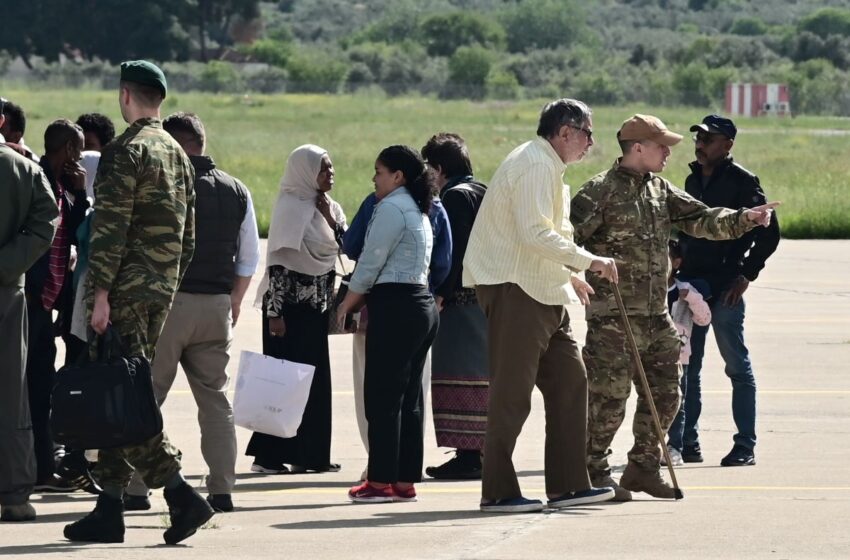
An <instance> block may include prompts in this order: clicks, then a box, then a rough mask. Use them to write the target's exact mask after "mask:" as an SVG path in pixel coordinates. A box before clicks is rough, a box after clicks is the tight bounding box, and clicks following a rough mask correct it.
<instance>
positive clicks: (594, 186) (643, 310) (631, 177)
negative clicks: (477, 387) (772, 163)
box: [570, 115, 776, 501]
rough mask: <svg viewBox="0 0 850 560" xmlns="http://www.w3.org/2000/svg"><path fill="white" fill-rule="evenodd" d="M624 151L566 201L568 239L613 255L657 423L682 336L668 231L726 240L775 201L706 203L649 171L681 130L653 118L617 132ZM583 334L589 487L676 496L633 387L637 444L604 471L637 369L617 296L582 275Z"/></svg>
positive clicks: (675, 403) (626, 494)
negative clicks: (670, 287)
mask: <svg viewBox="0 0 850 560" xmlns="http://www.w3.org/2000/svg"><path fill="white" fill-rule="evenodd" d="M617 140H618V141H619V143H620V148H621V149H622V152H623V156H622V157H621V158H619V159H617V161H615V162H614V165H613V166H612V167H611V169H609V170H608V171H604V172H602V173H600V174H598V175H596V176H595V177H593V178H591V179H590V180H589V181H588V182H587V183H585V184H584V185H583V186H582V187H581V189H579V191H578V193H577V194H576V195H575V197H574V198H573V200H572V203H571V212H570V221H571V222H572V224H573V226H574V228H575V240H576V243H578V244H579V245H583V246H584V248H585V249H586V250H588V251H590V252H592V253H594V254H598V255H612V256H613V257H615V258H616V259H617V270H618V271H619V277H620V282H619V287H620V292H621V293H622V296H623V302H624V304H625V307H626V312H627V313H628V316H629V321H630V323H631V327H632V330H633V332H634V334H635V338H636V341H637V345H638V348H639V350H640V353H641V361H642V362H643V367H644V369H645V370H646V375H647V378H648V380H649V384H650V387H651V388H652V396H653V400H654V401H655V406H656V407H657V408H658V414H659V416H660V418H661V423H662V428H664V430H666V429H667V428H668V427H669V425H670V423H671V422H672V421H673V417H674V416H675V414H676V411H677V410H678V408H679V377H680V375H681V372H680V367H679V364H678V361H679V349H680V347H681V341H680V340H679V336H678V335H677V333H676V330H675V328H674V327H673V324H672V322H671V320H670V316H669V314H668V312H667V301H666V296H667V283H668V278H669V276H670V261H669V258H668V254H667V251H668V249H667V247H668V240H669V239H670V230H671V228H672V227H676V228H678V229H680V230H682V231H684V232H686V233H687V234H688V235H691V236H693V237H704V238H708V239H733V238H737V237H740V236H741V235H743V234H744V233H746V232H747V231H749V230H751V229H753V228H755V227H758V226H766V225H768V224H769V223H770V216H771V208H773V207H774V206H775V205H776V203H773V204H766V205H763V206H759V207H757V208H753V209H749V210H748V209H746V208H741V209H739V210H730V209H726V208H709V207H708V206H706V205H705V204H703V203H701V202H699V201H698V200H696V199H694V198H693V197H691V196H690V195H688V194H687V193H685V192H684V191H682V190H680V189H678V188H676V187H675V186H673V185H672V184H671V183H670V182H669V181H667V180H666V179H663V178H661V177H659V176H657V175H655V173H658V172H660V171H662V170H663V169H664V167H665V166H666V165H667V158H668V157H669V156H670V147H671V146H674V145H676V144H678V143H679V142H680V141H681V140H682V136H680V135H679V134H675V133H674V132H671V131H670V130H668V129H667V127H666V126H665V125H664V123H663V122H661V121H660V120H659V119H658V118H656V117H653V116H649V115H635V116H633V117H631V118H630V119H628V120H626V121H625V122H624V123H623V125H622V127H620V131H619V132H618V133H617ZM587 281H588V283H589V284H590V286H591V287H592V289H593V292H592V293H590V294H589V298H590V305H589V306H588V307H587V327H588V332H587V341H586V344H585V346H584V349H583V351H582V355H583V357H584V363H585V365H586V366H587V377H588V382H589V403H588V405H589V406H588V426H587V433H588V440H587V464H588V472H589V474H590V477H591V482H592V484H593V485H594V486H613V487H615V491H616V497H615V499H617V500H620V501H628V500H630V499H631V492H630V491H634V492H646V493H648V494H650V495H652V496H655V497H657V498H674V497H675V496H674V493H673V488H671V487H670V486H669V485H668V484H667V483H666V482H665V481H664V479H663V478H662V477H661V473H660V451H659V447H658V446H659V443H663V442H659V441H658V438H657V436H656V433H655V430H654V429H653V426H652V417H651V415H650V411H649V404H648V403H647V401H646V398H645V395H644V393H643V390H642V389H640V388H638V390H637V393H638V402H637V411H636V412H635V419H634V424H633V432H634V437H635V442H634V446H633V447H632V449H631V451H629V454H628V457H629V463H628V466H627V467H626V470H625V472H623V476H622V478H621V479H620V484H619V486H618V485H616V484H615V483H614V481H613V480H612V479H611V468H610V466H609V464H608V456H610V455H611V450H610V448H609V447H610V445H611V441H612V440H613V439H614V435H615V434H616V432H617V430H618V429H619V427H620V425H621V424H622V422H623V419H624V418H625V412H626V400H627V399H628V397H629V394H630V392H631V382H632V379H633V376H634V373H635V366H634V364H633V363H632V355H631V353H630V352H629V349H628V347H627V341H626V336H625V333H624V329H623V324H622V322H621V319H620V316H619V311H618V308H617V304H616V301H615V299H614V296H613V292H612V289H611V287H610V284H609V283H608V282H605V281H603V280H602V279H601V278H598V277H593V276H591V277H588V278H587Z"/></svg>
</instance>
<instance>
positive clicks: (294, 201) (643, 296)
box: [0, 61, 779, 544]
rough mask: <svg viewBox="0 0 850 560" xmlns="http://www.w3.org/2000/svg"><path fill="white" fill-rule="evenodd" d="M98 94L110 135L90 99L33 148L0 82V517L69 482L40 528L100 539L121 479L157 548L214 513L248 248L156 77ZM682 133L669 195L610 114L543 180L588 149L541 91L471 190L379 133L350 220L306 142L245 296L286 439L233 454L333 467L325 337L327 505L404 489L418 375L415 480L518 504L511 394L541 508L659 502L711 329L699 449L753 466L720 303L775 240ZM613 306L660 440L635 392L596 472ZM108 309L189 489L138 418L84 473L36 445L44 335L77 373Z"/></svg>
mask: <svg viewBox="0 0 850 560" xmlns="http://www.w3.org/2000/svg"><path fill="white" fill-rule="evenodd" d="M119 83H120V85H119V105H120V110H121V115H122V117H123V119H124V120H125V121H126V122H127V124H128V125H129V128H127V130H126V131H125V132H124V133H122V134H121V135H119V136H117V137H115V130H114V126H113V124H112V123H111V122H110V121H109V119H108V118H106V117H105V116H103V115H99V114H86V115H81V116H80V117H79V118H78V119H77V121H76V123H75V122H72V121H70V120H67V119H59V120H56V121H54V122H52V123H51V124H50V125H49V126H48V127H47V129H46V130H45V133H44V156H43V157H41V158H37V157H36V156H35V155H34V154H33V151H32V149H31V148H30V147H28V146H27V144H26V143H25V142H24V138H23V136H24V133H25V127H26V118H25V112H24V110H23V109H22V108H21V105H20V104H17V103H13V102H11V101H9V100H6V99H2V98H0V134H2V137H0V183H2V185H3V190H2V197H3V199H2V200H0V327H2V329H3V332H4V333H8V334H7V336H5V337H4V339H3V340H2V342H0V350H2V360H3V362H4V363H5V364H6V365H7V366H8V367H7V368H6V369H5V370H4V373H3V374H2V377H0V384H2V391H0V399H2V401H0V402H2V403H3V411H4V412H3V414H2V416H0V422H1V423H2V424H0V505H2V520H3V521H27V520H32V519H35V517H36V512H35V510H34V508H33V507H32V505H31V504H30V501H29V498H30V495H31V493H33V492H47V491H53V492H67V491H76V490H85V491H88V492H91V493H93V494H97V503H96V506H95V508H94V510H93V511H92V512H90V513H89V514H88V515H86V516H85V517H83V518H82V519H79V520H78V521H76V522H74V523H71V524H69V525H68V526H66V527H65V531H64V533H65V537H66V538H68V539H69V540H72V541H82V542H122V541H123V539H124V533H125V526H124V517H123V515H124V511H126V510H146V509H150V507H151V503H150V499H149V496H150V490H149V489H154V488H164V497H165V500H166V502H167V504H168V507H169V511H170V516H171V526H170V527H169V528H168V529H167V530H166V531H165V534H164V539H165V541H166V542H167V543H169V544H175V543H178V542H181V541H182V540H184V539H185V538H187V537H189V536H191V535H192V534H194V533H195V531H196V530H197V529H198V528H199V527H200V526H201V525H203V524H204V523H205V522H206V521H207V520H209V519H210V518H211V517H212V516H213V514H214V513H215V512H228V511H232V510H233V509H234V504H233V500H232V493H233V489H234V485H235V483H236V472H235V465H236V457H237V453H238V450H237V443H236V434H235V429H234V425H233V413H232V408H231V404H230V401H229V399H228V395H227V389H228V375H227V373H226V367H227V365H228V362H229V359H230V354H231V344H232V339H233V327H234V325H236V323H237V321H238V319H239V316H240V311H241V307H242V301H243V299H244V297H245V295H246V292H247V289H248V286H249V283H250V281H251V278H252V277H253V276H254V274H255V273H256V272H257V268H258V266H259V262H260V254H259V251H260V243H259V238H258V233H257V224H256V218H255V214H254V207H253V202H252V199H251V194H250V190H249V189H248V188H247V187H246V186H245V185H244V184H243V183H242V182H241V181H240V180H239V179H237V178H235V177H232V176H231V175H228V174H227V173H225V172H224V171H222V170H220V169H219V168H217V167H216V164H215V162H214V161H213V159H212V158H211V157H210V156H208V155H206V131H205V129H204V125H203V122H202V120H201V119H200V117H199V116H198V115H195V114H193V113H188V112H177V113H174V114H172V115H169V116H168V117H166V118H165V119H162V118H161V114H160V107H161V104H162V102H163V100H164V99H165V97H166V95H167V92H168V90H167V82H166V78H165V75H164V74H163V72H162V71H161V70H160V69H159V68H158V67H156V66H155V65H153V64H151V63H150V62H146V61H130V62H125V63H123V64H122V65H121V75H120V82H119ZM691 132H694V133H695V136H694V143H695V156H696V161H695V162H694V163H692V164H691V171H692V172H691V174H690V175H689V176H688V179H687V181H686V183H685V189H684V190H681V189H679V188H677V187H675V186H674V185H672V184H671V183H670V182H669V181H668V180H666V179H664V178H662V177H661V176H659V175H657V174H658V173H659V172H661V171H663V170H664V168H665V167H666V165H667V159H668V157H669V155H670V150H671V147H672V146H674V145H676V144H678V143H679V142H680V141H681V140H682V138H683V137H682V136H681V135H679V134H676V133H675V132H672V131H671V130H669V129H668V128H667V127H666V126H665V125H664V123H663V122H661V121H660V120H659V119H658V118H656V117H653V116H649V115H634V116H633V117H631V118H629V119H627V120H626V121H625V122H624V123H623V124H622V126H621V128H620V130H619V131H618V133H617V141H618V142H619V146H620V149H621V151H622V156H621V157H619V158H617V160H616V161H615V162H614V163H613V165H612V167H611V168H610V169H608V170H606V171H603V172H601V173H599V174H598V175H596V176H594V177H592V178H591V179H590V180H588V181H587V182H586V183H585V184H584V185H582V186H581V187H580V188H579V189H578V191H577V192H576V193H575V195H574V196H571V193H570V191H569V187H567V186H566V185H565V184H564V182H563V176H564V173H565V171H566V169H567V166H568V165H569V164H571V163H574V162H577V161H579V160H581V159H582V158H583V157H584V156H585V155H586V154H587V152H588V150H589V149H590V148H591V147H592V146H593V144H594V136H593V122H592V113H591V110H590V108H589V107H587V105H585V104H584V103H582V102H581V101H577V100H574V99H566V98H565V99H558V100H555V101H552V102H550V103H548V104H547V105H546V106H545V107H544V108H543V110H542V112H541V114H540V119H539V122H538V129H537V137H536V138H534V139H533V140H531V141H529V142H526V143H524V144H522V145H520V146H518V147H516V148H515V149H514V150H513V151H512V152H511V153H510V154H508V155H507V157H506V158H505V160H504V161H503V162H502V164H501V165H500V166H499V168H498V169H497V171H496V173H495V174H494V176H493V178H492V180H491V181H489V186H488V185H486V184H485V183H483V182H481V181H480V180H478V179H476V178H475V177H474V175H473V166H472V162H471V161H470V157H469V150H468V148H467V145H466V143H465V141H464V139H463V138H462V137H461V136H460V135H458V134H456V133H446V132H440V133H437V134H434V135H433V136H432V137H431V138H429V139H428V140H427V142H426V143H425V145H424V146H423V148H422V150H421V151H419V150H417V149H415V148H412V147H410V146H404V145H391V146H388V147H386V148H384V149H383V150H381V151H380V152H379V153H378V154H377V156H376V159H375V167H374V177H373V179H372V181H373V183H374V187H375V189H374V193H372V194H370V195H369V196H367V197H366V199H365V200H364V201H363V203H362V204H361V206H360V208H359V210H358V211H357V214H356V215H355V216H354V217H353V219H352V220H351V223H350V224H349V223H348V221H347V219H346V216H345V214H344V212H343V209H342V207H341V206H340V205H339V204H338V203H337V202H336V201H335V200H334V199H333V198H332V196H331V192H332V190H333V188H334V178H335V169H334V165H333V160H332V158H331V154H330V153H329V152H328V151H327V150H326V149H324V148H322V147H320V146H317V145H312V144H307V145H303V146H299V147H298V148H296V149H295V150H293V151H292V153H290V154H289V157H288V159H287V162H286V165H285V168H284V171H283V176H282V178H281V181H280V188H279V194H278V198H277V200H276V203H275V206H274V209H273V211H272V219H271V224H270V229H269V235H268V243H267V245H266V261H265V262H266V266H265V268H264V269H263V270H262V271H260V273H261V274H262V281H261V283H260V288H259V290H258V292H257V294H256V301H255V304H256V305H257V306H258V307H260V309H261V311H262V318H263V320H262V341H263V353H264V354H266V355H268V356H272V357H275V358H280V359H285V360H290V361H294V362H300V363H305V364H309V365H311V366H314V367H315V373H314V376H313V379H312V384H311V387H310V391H309V396H308V399H307V404H306V408H305V410H304V414H303V418H302V421H301V425H300V427H299V428H298V431H297V433H296V435H295V436H294V437H289V438H282V437H278V436H276V435H274V434H266V433H259V432H255V433H253V434H252V436H251V439H250V441H249V443H248V446H247V449H246V454H247V455H249V456H252V457H253V464H252V466H251V470H252V471H253V472H255V473H261V474H266V475H278V474H284V473H286V474H298V473H305V472H328V471H338V470H339V469H340V465H339V464H337V463H334V462H332V456H331V435H332V425H333V423H332V416H331V410H332V406H331V395H332V391H331V365H330V358H329V344H328V337H329V335H330V334H331V333H337V332H346V333H349V334H352V335H353V336H352V337H351V338H352V370H353V377H354V389H355V391H354V393H355V411H356V417H357V419H356V421H357V424H358V428H359V431H360V435H361V438H362V440H363V444H364V446H365V447H366V450H367V452H368V457H369V459H368V464H367V465H366V468H365V470H364V471H363V473H362V475H361V477H360V482H359V483H358V484H356V485H355V486H354V487H352V488H351V489H350V490H349V492H348V499H350V500H351V501H353V502H355V503H374V502H409V501H415V500H416V499H417V495H416V487H415V485H416V484H417V483H419V482H421V480H422V475H423V466H424V465H423V456H424V444H423V439H424V438H423V436H424V431H425V429H426V428H425V421H424V418H425V402H426V396H427V394H428V391H429V389H430V392H431V403H432V418H433V425H434V429H435V431H436V436H437V444H438V446H440V447H446V448H449V449H450V450H452V451H454V456H453V457H452V458H451V459H450V460H448V461H446V462H445V463H443V464H441V465H436V466H429V467H427V468H426V469H425V471H424V472H425V474H426V475H427V476H429V477H431V478H436V479H457V480H462V479H481V480H482V491H481V502H480V505H479V507H480V509H481V511H485V512H531V511H540V510H542V509H544V504H543V501H541V500H537V499H531V498H526V497H524V496H523V494H522V491H521V488H520V486H519V482H518V479H517V474H516V471H515V469H514V464H513V452H514V447H515V444H516V440H517V437H518V436H519V433H520V431H521V430H522V427H523V424H524V423H525V420H526V419H527V417H528V415H529V412H530V409H531V393H532V390H533V389H534V387H535V386H536V387H537V388H538V389H539V390H540V391H541V393H542V395H543V400H544V406H545V420H546V434H545V436H546V438H545V460H544V470H545V480H546V495H547V496H546V497H547V503H546V506H548V507H549V508H564V507H570V506H575V505H580V504H589V503H596V502H602V501H606V500H618V501H628V500H630V499H631V494H632V492H645V493H647V494H649V495H651V496H654V497H658V498H673V497H675V493H674V489H673V488H672V487H671V486H670V484H669V483H668V482H667V481H666V480H664V478H663V476H662V474H661V471H660V467H661V464H662V462H663V461H662V453H661V446H664V445H666V446H668V450H669V456H670V460H671V461H672V462H673V463H674V464H681V463H682V462H700V461H703V455H702V450H701V448H700V443H699V438H698V424H697V421H698V418H699V415H700V409H701V401H700V370H701V364H702V357H703V355H704V347H705V340H706V332H707V330H708V328H709V327H711V326H713V327H714V330H715V338H716V340H717V343H718V347H719V349H720V353H721V355H722V357H723V359H724V361H725V362H726V373H727V375H728V376H729V378H730V380H731V382H732V389H733V396H732V409H733V418H734V421H735V424H736V426H737V433H736V434H735V436H734V446H733V448H732V450H731V451H730V452H729V454H728V455H726V456H725V457H724V458H723V459H722V461H721V464H722V465H724V466H744V465H753V464H755V454H754V448H755V443H756V432H755V416H756V414H755V403H756V392H755V380H754V375H753V370H752V366H751V364H750V360H749V355H748V351H747V347H746V345H745V343H744V336H743V332H744V325H743V323H744V299H743V294H744V292H745V291H746V289H747V287H748V284H749V283H750V282H752V281H754V280H756V278H757V276H758V273H759V271H760V270H761V269H762V268H763V267H764V265H765V261H766V259H767V258H768V257H769V256H770V255H771V254H772V253H773V252H774V251H775V250H776V247H777V245H778V241H779V226H778V223H777V220H776V219H775V217H774V216H773V212H772V209H773V208H774V207H775V206H776V204H777V203H768V202H767V200H766V197H765V194H764V192H763V190H762V188H761V186H760V184H759V181H758V178H757V177H756V176H755V175H753V174H752V173H750V172H749V171H747V170H746V169H744V168H743V167H741V166H740V165H739V164H737V163H736V162H735V161H734V160H733V159H732V156H731V151H732V148H733V146H734V142H735V138H736V135H737V128H736V127H735V125H734V123H733V122H732V121H731V120H730V119H728V118H724V117H721V116H718V115H709V116H707V117H706V118H705V119H704V120H703V121H702V122H701V123H698V124H695V125H694V126H693V127H691ZM673 232H676V234H675V235H676V236H677V238H678V239H671V234H672V233H673ZM343 254H344V255H346V256H347V257H348V258H349V259H351V260H353V261H355V262H356V264H355V266H354V268H353V271H352V272H351V273H350V274H345V276H344V277H343V278H342V281H343V283H344V286H345V287H346V288H347V289H346V290H341V289H340V286H341V285H340V279H339V278H338V274H339V272H343V273H345V272H347V271H346V270H345V265H344V264H343V260H342V258H341V256H342V255H343ZM338 263H339V264H338ZM340 269H342V270H340ZM582 273H584V274H582ZM613 284H616V285H617V286H618V288H619V291H620V292H621V293H622V300H623V304H624V306H625V311H626V316H625V317H623V316H621V314H620V311H619V308H618V306H617V304H616V302H615V297H614V292H613ZM575 301H578V302H581V303H582V304H583V305H584V306H586V320H587V326H588V334H587V340H586V343H585V345H584V346H583V347H582V346H581V345H579V343H578V342H577V341H576V339H575V337H574V336H573V333H572V329H571V318H570V316H569V314H568V312H567V307H566V305H567V304H568V303H571V302H575ZM624 319H627V320H628V322H629V324H630V326H631V329H632V331H633V332H634V338H635V341H636V344H637V347H638V350H639V353H640V359H641V362H642V365H643V368H644V369H645V371H646V376H647V379H648V382H649V385H650V387H651V393H652V400H653V401H654V403H655V406H656V407H657V409H658V415H659V418H660V421H661V424H662V426H663V430H669V433H668V437H669V439H668V441H667V442H664V441H659V439H658V432H657V431H656V430H655V429H654V427H653V424H652V422H653V419H652V416H651V414H650V406H649V405H650V403H649V402H648V399H647V395H646V394H644V393H643V391H641V390H638V391H637V393H638V402H637V410H636V413H635V417H634V423H633V432H634V445H633V447H632V449H631V450H630V451H629V452H628V463H627V465H626V467H625V470H624V471H623V473H622V476H621V477H620V479H619V480H615V479H614V478H613V476H612V468H611V464H610V463H609V457H610V456H611V453H612V451H611V443H612V440H613V438H614V436H615V434H616V432H617V431H618V429H619V428H620V426H621V424H622V422H623V420H624V419H625V410H626V400H627V398H628V397H629V395H630V392H631V386H632V383H633V382H635V380H636V368H635V364H634V363H633V361H632V359H631V355H630V353H629V348H628V346H627V334H626V331H625V326H624V323H623V320H624ZM108 325H112V327H113V329H114V330H115V331H117V332H118V333H119V334H120V335H121V337H122V340H123V343H124V351H125V352H126V354H127V355H128V356H144V357H146V358H147V359H149V360H151V364H152V378H153V386H154V392H155V396H156V399H157V401H158V402H159V403H160V404H162V402H163V401H164V400H165V399H166V397H167V395H168V392H169V389H170V388H171V386H172V384H173V382H174V380H175V377H176V373H177V368H178V365H180V366H182V369H183V371H184V372H185V374H186V377H187V380H188V383H189V387H190V388H191V390H192V393H193V395H194V398H195V401H196V402H197V405H198V410H199V414H198V420H199V424H200V431H201V452H202V455H203V458H204V460H205V462H206V464H207V466H208V468H209V476H208V477H207V478H206V489H207V491H208V495H207V496H206V498H204V497H202V496H201V495H200V494H199V493H198V492H197V491H196V490H195V489H194V488H192V487H191V486H189V485H188V484H187V483H186V481H185V480H184V478H183V476H182V475H181V464H180V457H181V453H180V451H179V450H178V449H177V448H176V447H175V446H174V445H172V444H171V443H170V442H169V440H168V437H167V435H166V434H165V432H162V433H160V434H158V435H156V436H155V437H153V438H151V439H150V440H148V441H144V442H141V443H139V444H137V445H132V446H127V447H122V448H117V449H105V450H100V451H99V452H97V454H96V455H97V459H96V462H93V459H94V457H93V455H92V450H85V449H66V448H63V447H62V446H61V445H57V444H56V443H55V442H54V440H53V437H52V434H51V432H50V422H49V419H50V407H51V389H52V386H53V383H54V380H55V377H56V375H57V372H56V363H55V362H56V356H57V346H56V338H57V337H61V338H62V340H63V342H64V344H65V364H66V365H67V364H71V363H78V362H81V361H85V360H86V359H93V358H94V357H95V355H96V354H95V346H96V342H97V338H98V336H99V335H101V334H103V333H104V332H105V331H106V329H107V327H108ZM683 366H684V375H683ZM682 397H683V398H682Z"/></svg>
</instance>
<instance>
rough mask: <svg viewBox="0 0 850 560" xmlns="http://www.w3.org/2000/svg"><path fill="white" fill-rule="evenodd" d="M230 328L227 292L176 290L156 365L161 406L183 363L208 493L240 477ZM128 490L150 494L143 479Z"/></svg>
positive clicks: (228, 488)
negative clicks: (206, 472) (229, 371)
mask: <svg viewBox="0 0 850 560" xmlns="http://www.w3.org/2000/svg"><path fill="white" fill-rule="evenodd" d="M232 339H233V335H232V329H231V314H230V295H229V294H216V295H208V294H189V293H183V292H178V293H177V295H176V296H175V298H174V304H173V305H172V307H171V312H170V313H169V314H168V319H167V320H166V321H165V326H164V327H163V329H162V335H161V336H160V337H159V341H158V342H157V345H156V355H155V356H156V357H155V358H154V361H153V364H152V374H153V384H154V393H155V394H156V398H157V401H158V402H159V403H160V405H162V403H163V402H164V401H165V398H166V397H167V396H168V391H169V390H170V389H171V386H172V384H173V383H174V379H175V377H176V375H177V365H178V364H180V365H181V366H182V367H183V371H184V372H185V373H186V379H187V380H188V382H189V387H190V388H191V390H192V395H193V396H194V397H195V402H196V403H197V405H198V423H199V424H200V428H201V454H202V455H203V457H204V461H205V462H206V464H207V466H208V467H209V476H208V477H207V484H206V485H207V490H208V491H209V493H210V494H230V493H232V491H233V486H234V484H235V482H236V472H235V471H236V430H235V428H234V427H233V408H232V407H231V404H230V400H229V399H228V398H227V386H228V381H229V378H228V375H227V371H226V368H227V364H228V362H229V361H230V355H229V350H230V344H231V342H232ZM127 491H128V493H130V494H133V495H146V494H147V488H146V487H145V485H144V483H143V482H142V480H141V479H140V478H139V477H138V476H136V477H134V478H133V481H132V483H131V484H130V487H129V488H128V489H127Z"/></svg>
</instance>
